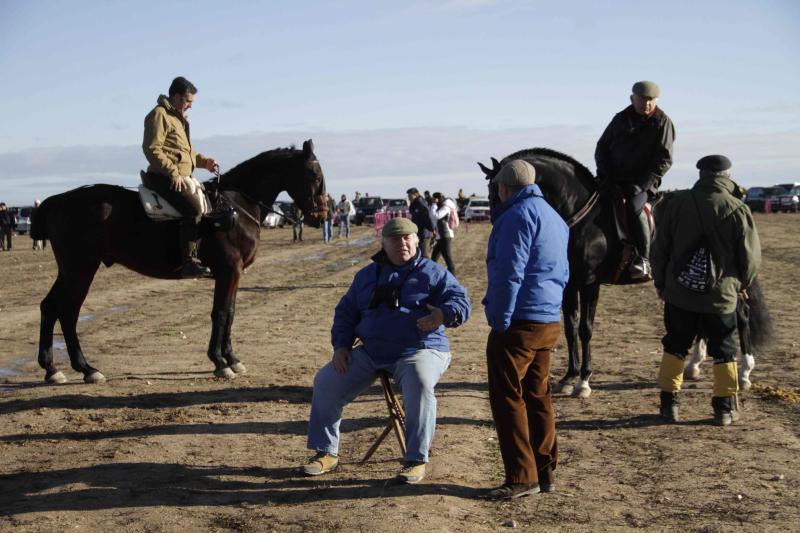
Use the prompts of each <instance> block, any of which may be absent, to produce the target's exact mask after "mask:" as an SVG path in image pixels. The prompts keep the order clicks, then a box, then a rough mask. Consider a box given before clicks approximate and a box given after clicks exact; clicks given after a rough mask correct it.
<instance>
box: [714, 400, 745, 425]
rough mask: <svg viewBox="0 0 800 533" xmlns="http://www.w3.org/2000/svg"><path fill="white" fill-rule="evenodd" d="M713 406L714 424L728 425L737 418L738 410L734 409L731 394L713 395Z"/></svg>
mask: <svg viewBox="0 0 800 533" xmlns="http://www.w3.org/2000/svg"><path fill="white" fill-rule="evenodd" d="M711 406H712V407H713V408H714V425H715V426H730V425H731V424H733V423H734V422H737V421H738V420H739V411H737V410H736V408H735V405H734V401H733V396H714V397H713V398H711Z"/></svg>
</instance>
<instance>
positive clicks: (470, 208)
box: [464, 197, 489, 222]
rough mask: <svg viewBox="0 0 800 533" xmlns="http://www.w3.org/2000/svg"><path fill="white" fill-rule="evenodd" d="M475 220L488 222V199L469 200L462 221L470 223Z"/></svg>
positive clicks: (476, 198) (475, 198)
mask: <svg viewBox="0 0 800 533" xmlns="http://www.w3.org/2000/svg"><path fill="white" fill-rule="evenodd" d="M475 220H489V199H488V198H481V197H474V198H470V199H469V202H468V203H467V207H466V208H465V209H464V221H465V222H472V221H475Z"/></svg>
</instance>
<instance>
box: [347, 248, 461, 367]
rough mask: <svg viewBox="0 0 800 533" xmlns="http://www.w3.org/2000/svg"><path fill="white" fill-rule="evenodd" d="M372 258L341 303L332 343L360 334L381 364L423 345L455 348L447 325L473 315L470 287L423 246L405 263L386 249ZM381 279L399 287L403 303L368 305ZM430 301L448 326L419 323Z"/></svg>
mask: <svg viewBox="0 0 800 533" xmlns="http://www.w3.org/2000/svg"><path fill="white" fill-rule="evenodd" d="M372 259H373V261H374V262H373V263H372V264H371V265H369V266H367V267H365V268H363V269H361V270H359V271H358V273H357V274H356V275H355V278H354V279H353V284H352V285H350V289H348V291H347V293H346V294H345V295H344V296H343V297H342V299H341V300H340V301H339V304H338V305H337V306H336V312H335V315H334V318H333V327H332V328H331V344H333V348H334V349H336V348H342V347H344V348H350V347H352V346H353V343H354V341H355V340H356V338H359V339H361V342H363V343H364V348H365V349H366V351H367V353H368V354H369V355H370V357H372V359H373V360H374V361H375V362H376V363H377V364H388V363H392V362H394V361H396V360H398V359H400V358H402V357H406V356H409V355H411V354H413V353H415V352H417V351H419V350H422V349H431V350H439V351H442V352H448V351H450V345H449V343H448V341H447V335H446V334H445V331H444V330H445V326H446V327H457V326H460V325H461V324H463V323H464V322H466V321H467V318H469V313H470V310H471V306H470V303H469V299H468V298H467V290H466V289H465V288H464V287H462V286H461V285H460V284H459V283H458V280H456V278H455V277H454V276H453V275H452V274H450V272H448V271H447V270H446V269H445V268H444V267H442V266H441V265H439V264H437V263H434V262H433V261H431V260H430V259H426V258H425V257H422V254H420V253H419V252H417V255H416V257H415V258H414V259H413V260H411V261H409V262H408V263H407V264H405V265H403V266H400V267H397V266H394V265H392V264H391V263H390V262H389V260H388V259H387V258H386V255H385V254H384V253H383V251H381V252H379V253H378V254H376V255H375V256H374V257H373V258H372ZM376 281H377V283H378V285H379V286H381V287H399V289H400V307H399V308H398V309H391V308H390V307H389V306H388V305H387V304H386V303H381V304H380V305H378V306H377V307H375V308H374V309H370V308H369V307H370V302H371V301H372V295H373V293H374V292H375V285H376ZM427 304H430V305H432V306H434V307H438V308H440V309H441V310H442V312H443V314H444V326H439V328H437V329H436V330H434V331H430V332H424V331H421V330H419V329H418V328H417V319H419V318H422V317H423V316H427V315H429V314H430V310H429V309H428V308H427V307H426V306H427Z"/></svg>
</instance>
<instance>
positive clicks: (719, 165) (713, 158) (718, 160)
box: [697, 155, 733, 172]
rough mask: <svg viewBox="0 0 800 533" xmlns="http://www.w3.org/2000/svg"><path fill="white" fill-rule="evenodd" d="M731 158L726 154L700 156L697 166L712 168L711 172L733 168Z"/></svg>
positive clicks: (701, 168) (702, 168)
mask: <svg viewBox="0 0 800 533" xmlns="http://www.w3.org/2000/svg"><path fill="white" fill-rule="evenodd" d="M731 166H733V165H731V160H730V159H728V158H727V157H725V156H724V155H707V156H705V157H702V158H700V160H699V161H698V162H697V168H698V169H700V170H710V171H711V172H722V171H724V170H728V169H729V168H731Z"/></svg>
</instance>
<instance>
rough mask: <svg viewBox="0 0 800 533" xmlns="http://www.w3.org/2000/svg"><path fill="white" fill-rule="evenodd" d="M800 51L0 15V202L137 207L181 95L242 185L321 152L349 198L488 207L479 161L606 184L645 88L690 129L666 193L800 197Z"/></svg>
mask: <svg viewBox="0 0 800 533" xmlns="http://www.w3.org/2000/svg"><path fill="white" fill-rule="evenodd" d="M798 30H800V2H796V1H726V2H717V1H713V0H712V1H697V0H695V1H693V2H686V1H680V0H678V1H675V2H671V3H670V4H669V5H666V4H663V5H659V4H658V3H654V2H641V1H637V2H629V1H615V2H590V1H586V2H583V1H568V0H567V1H562V2H558V3H556V2H540V1H531V2H524V1H515V0H507V1H506V0H496V1H491V0H441V1H434V0H429V1H409V2H382V1H370V2H367V1H363V2H357V1H340V2H317V1H306V2H302V3H301V2H289V1H286V2H247V1H240V2H231V3H222V2H204V1H191V2H168V1H162V2H150V1H139V2H136V3H131V2H122V1H114V0H111V1H104V2H90V1H72V2H58V1H37V0H31V1H22V0H0V72H3V81H2V83H0V116H2V117H3V119H2V121H0V200H3V201H6V202H7V203H10V204H30V203H31V202H32V200H33V198H36V197H39V198H41V197H45V196H48V195H50V194H55V193H58V192H61V191H63V190H66V189H69V188H72V187H76V186H79V185H83V184H88V183H98V182H104V183H117V184H120V185H126V186H135V185H136V184H137V181H138V170H139V168H142V167H144V166H145V161H144V156H143V155H142V153H141V148H140V144H141V136H142V120H143V118H144V116H145V115H146V114H147V112H148V111H149V110H150V109H151V108H152V107H153V105H154V104H155V100H156V97H157V96H158V94H160V93H164V92H166V89H167V87H168V86H169V82H170V81H171V80H172V78H173V77H175V76H176V75H183V76H186V77H187V78H189V79H190V80H192V81H193V82H194V84H195V85H196V86H197V87H198V88H199V93H198V95H197V101H196V104H195V106H194V108H193V109H192V110H191V111H190V115H189V117H190V121H191V123H192V136H193V141H194V144H195V146H196V148H197V149H198V150H200V151H201V152H203V153H205V154H207V155H211V156H214V157H216V158H217V159H218V160H220V162H221V163H222V166H223V169H224V168H230V167H232V166H234V165H235V164H237V163H239V162H240V161H242V160H243V159H247V158H249V157H251V156H253V155H256V154H257V153H259V152H261V151H263V150H267V149H270V148H274V147H277V146H286V145H290V144H299V143H301V142H302V141H303V140H304V139H306V138H313V139H314V141H315V144H316V147H317V154H318V156H319V158H320V161H321V163H322V166H323V169H324V171H325V173H326V176H327V180H328V188H329V190H330V191H331V192H332V193H334V194H336V195H338V194H341V193H347V194H352V193H353V191H355V190H359V191H361V192H362V193H364V192H370V193H371V194H373V195H377V194H382V195H384V196H402V194H403V192H404V191H405V190H406V189H407V188H408V187H411V186H416V187H419V188H421V189H431V190H435V189H441V190H443V192H445V193H447V194H455V192H456V191H457V190H458V188H459V187H463V188H464V190H465V191H466V192H468V193H469V192H478V193H483V192H484V184H483V181H482V179H481V177H482V176H481V174H480V171H479V170H478V168H477V166H476V165H475V162H476V161H488V159H489V157H491V156H496V157H503V156H505V155H507V154H509V153H511V152H514V151H516V150H519V149H522V148H528V147H533V146H547V147H550V148H554V149H557V150H561V151H563V152H567V153H569V154H571V155H573V156H574V157H576V158H578V159H579V160H580V161H582V162H583V163H584V164H586V165H587V166H589V167H590V168H592V169H594V161H593V153H594V145H595V142H596V140H597V138H598V137H599V136H600V134H601V133H602V131H603V129H604V128H605V126H606V124H607V123H608V121H609V120H610V119H611V117H612V116H613V114H614V113H616V112H617V111H619V110H620V109H622V108H623V107H625V106H626V105H627V103H628V95H629V94H630V86H631V85H632V83H633V82H634V81H636V80H639V79H652V80H655V81H657V82H658V83H659V84H660V85H661V89H662V97H661V99H660V102H659V103H660V105H661V107H662V108H663V109H664V110H665V111H666V112H667V113H668V114H669V115H670V116H671V117H672V119H673V121H674V122H675V125H676V130H677V142H676V145H675V163H674V166H673V169H672V170H671V171H670V172H669V173H668V174H667V176H666V178H665V181H664V187H668V188H672V187H686V186H688V185H689V184H690V183H691V182H692V181H693V179H694V176H695V170H694V163H695V162H696V160H697V159H698V158H699V157H700V156H702V155H705V154H708V153H724V154H726V155H728V156H729V157H730V158H731V159H732V160H733V162H734V165H735V167H734V173H735V177H736V179H738V180H739V181H740V182H741V183H742V184H744V185H756V184H772V183H776V182H786V181H800V125H799V124H800V106H798V104H797V101H798V100H797V97H796V96H795V94H794V93H795V92H796V91H797V90H798V88H800V67H798V65H799V64H800V62H799V61H798V59H797V57H798V56H799V55H800V54H799V52H800V31H798ZM198 177H199V178H201V179H204V178H205V177H206V175H205V174H204V171H198Z"/></svg>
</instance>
